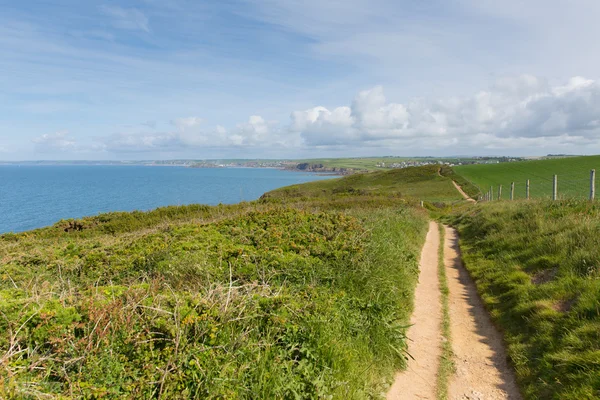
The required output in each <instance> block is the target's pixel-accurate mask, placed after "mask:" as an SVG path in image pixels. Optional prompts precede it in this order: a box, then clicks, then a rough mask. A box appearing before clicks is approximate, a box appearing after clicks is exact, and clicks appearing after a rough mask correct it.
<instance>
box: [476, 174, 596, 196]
mask: <svg viewBox="0 0 600 400" xmlns="http://www.w3.org/2000/svg"><path fill="white" fill-rule="evenodd" d="M482 189H483V188H480V191H481V193H482V194H481V195H480V196H479V199H478V200H479V201H493V200H504V199H506V200H515V199H530V198H551V199H552V200H558V199H561V198H580V199H583V198H587V199H589V200H594V199H595V198H596V170H595V169H593V170H591V171H590V175H589V178H583V179H582V178H581V175H572V174H571V175H568V174H564V175H556V174H555V175H553V176H552V177H544V176H535V177H532V179H527V180H526V181H525V182H510V184H508V185H506V184H502V183H497V184H495V185H490V187H489V189H488V190H486V191H485V192H484V190H482Z"/></svg>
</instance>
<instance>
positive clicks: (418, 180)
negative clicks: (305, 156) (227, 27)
mask: <svg viewBox="0 0 600 400" xmlns="http://www.w3.org/2000/svg"><path fill="white" fill-rule="evenodd" d="M439 170H440V166H437V165H428V166H424V167H410V168H402V169H393V170H386V171H378V172H371V173H367V174H354V175H350V176H346V177H343V178H338V179H328V180H324V181H318V182H310V183H306V184H302V185H293V186H287V187H284V188H281V189H277V190H274V191H272V192H269V193H266V194H265V195H264V196H263V197H264V198H265V199H277V198H284V199H289V198H296V199H307V198H330V197H331V196H333V195H336V196H394V197H403V198H407V199H412V200H426V201H430V202H451V201H460V200H461V199H462V196H461V195H460V193H458V191H457V190H456V188H455V187H454V185H453V184H452V180H451V178H450V177H448V176H443V175H444V174H445V173H446V171H448V172H447V173H448V174H451V170H450V169H449V168H442V172H443V174H442V175H440V174H438V171H439Z"/></svg>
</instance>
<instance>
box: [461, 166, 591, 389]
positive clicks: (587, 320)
mask: <svg viewBox="0 0 600 400" xmlns="http://www.w3.org/2000/svg"><path fill="white" fill-rule="evenodd" d="M561 161H562V160H561ZM576 161H579V160H576ZM599 221H600V205H598V204H597V203H590V202H588V201H576V200H564V201H557V202H552V201H543V200H538V201H536V200H533V201H515V202H502V203H484V204H483V205H479V206H469V207H468V208H465V209H463V211H462V212H459V213H457V214H456V215H455V216H454V219H453V223H454V224H455V225H456V226H457V227H458V229H459V232H460V235H461V247H462V251H463V256H464V261H465V265H466V267H467V269H468V270H469V271H470V273H471V275H472V276H473V278H474V279H475V282H476V284H477V287H478V290H479V292H480V293H481V295H482V298H483V300H484V302H485V304H486V305H487V307H488V309H489V310H490V311H491V314H492V317H493V319H494V320H495V322H496V323H497V324H498V325H499V326H500V328H501V329H502V331H503V332H504V336H505V339H506V341H507V343H508V352H509V357H510V359H511V360H512V363H513V364H514V366H515V368H516V373H517V379H518V382H519V384H520V386H521V388H522V391H523V393H524V395H525V398H527V399H563V400H564V399H573V400H575V399H598V398H600V252H598V249H599V248H600V223H599Z"/></svg>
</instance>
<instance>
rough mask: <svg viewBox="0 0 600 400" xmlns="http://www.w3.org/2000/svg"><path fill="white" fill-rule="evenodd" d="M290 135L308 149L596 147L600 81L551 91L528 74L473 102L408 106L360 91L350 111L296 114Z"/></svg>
mask: <svg viewBox="0 0 600 400" xmlns="http://www.w3.org/2000/svg"><path fill="white" fill-rule="evenodd" d="M290 129H291V130H292V131H293V132H297V133H299V134H300V135H301V137H302V138H303V139H304V141H305V143H306V144H307V145H309V146H336V145H343V146H352V145H353V146H360V145H364V144H366V145H380V146H391V147H393V148H396V149H398V148H403V146H405V145H409V146H411V147H413V146H421V147H422V148H424V149H427V148H436V147H438V146H439V144H440V143H443V144H444V145H447V146H460V145H465V146H469V147H472V146H482V147H485V148H491V147H490V146H493V148H515V147H516V146H514V145H515V144H519V145H520V146H522V147H535V146H537V145H538V144H540V143H541V144H543V145H544V146H545V145H551V144H555V145H562V144H570V145H577V144H586V143H590V142H592V143H595V142H597V140H598V139H599V138H600V83H598V82H595V81H592V80H588V79H584V78H581V77H575V78H572V79H571V80H569V82H567V83H566V84H564V85H556V86H552V85H550V84H549V83H548V82H547V81H546V80H543V79H539V78H536V77H534V76H530V75H522V76H516V77H512V78H509V77H504V78H501V79H499V80H498V81H497V82H496V83H494V84H493V85H492V86H491V87H490V88H489V89H487V90H483V91H479V92H477V93H475V94H474V95H472V96H470V97H464V98H458V97H455V98H449V99H442V100H429V101H427V100H424V99H417V100H413V101H411V102H409V103H407V104H406V105H404V104H400V103H392V102H388V101H387V100H386V98H385V96H384V94H383V89H382V87H380V86H377V87H374V88H373V89H370V90H365V91H362V92H360V93H359V94H358V95H357V96H356V97H355V99H354V100H353V101H352V105H351V107H344V106H342V107H338V108H335V109H333V110H329V109H327V108H325V107H315V108H312V109H309V110H305V111H295V112H292V114H291V125H290ZM552 138H555V139H554V140H553V139H552Z"/></svg>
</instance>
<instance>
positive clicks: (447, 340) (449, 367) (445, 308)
mask: <svg viewBox="0 0 600 400" xmlns="http://www.w3.org/2000/svg"><path fill="white" fill-rule="evenodd" d="M438 228H439V231H440V247H439V250H438V278H439V281H440V293H441V297H440V301H441V303H442V337H443V338H444V340H443V342H442V353H441V354H440V366H439V369H438V374H437V382H436V391H437V399H438V400H446V399H447V398H448V382H449V379H450V376H452V374H453V373H454V371H455V367H454V353H453V351H452V335H451V332H450V305H449V304H448V297H449V296H450V291H449V289H448V278H447V276H446V264H445V262H444V237H445V229H444V226H443V225H441V224H438Z"/></svg>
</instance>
